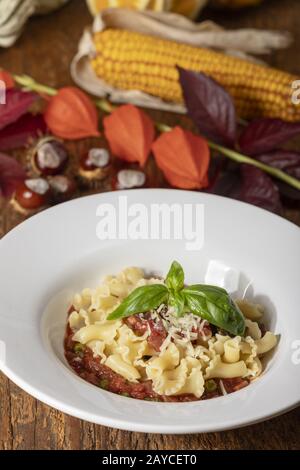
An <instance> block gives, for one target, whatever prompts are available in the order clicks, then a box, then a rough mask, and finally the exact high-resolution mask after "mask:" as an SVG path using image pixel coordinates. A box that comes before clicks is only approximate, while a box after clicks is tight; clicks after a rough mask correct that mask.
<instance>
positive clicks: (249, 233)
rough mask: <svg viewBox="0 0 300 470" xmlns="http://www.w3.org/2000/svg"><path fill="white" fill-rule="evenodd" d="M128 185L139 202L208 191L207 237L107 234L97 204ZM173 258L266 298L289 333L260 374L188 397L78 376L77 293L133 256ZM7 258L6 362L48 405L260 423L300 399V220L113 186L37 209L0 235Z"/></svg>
mask: <svg viewBox="0 0 300 470" xmlns="http://www.w3.org/2000/svg"><path fill="white" fill-rule="evenodd" d="M122 195H123V196H124V195H126V196H127V198H128V204H129V205H130V204H133V203H136V202H139V203H142V204H144V205H145V207H146V208H149V209H150V205H151V204H153V203H162V202H164V203H168V204H174V203H180V204H183V203H184V204H199V203H202V204H203V205H204V226H203V227H204V245H203V248H202V249H201V250H198V251H187V250H186V245H185V243H186V241H185V240H184V241H183V240H175V241H174V240H148V241H143V240H136V241H132V240H106V241H100V240H99V238H97V236H96V225H97V222H98V221H99V219H98V218H97V216H96V211H97V208H98V206H99V205H100V204H104V203H110V204H113V205H115V206H116V207H117V206H118V201H119V200H118V198H119V196H122ZM102 207H103V206H102ZM173 259H177V260H178V261H179V262H181V263H182V265H183V267H184V269H185V272H186V277H187V282H189V283H190V282H201V281H209V282H211V283H212V282H215V283H219V284H223V285H225V287H226V288H228V289H229V290H230V291H231V292H233V293H234V294H238V295H242V294H243V292H244V290H245V289H246V288H247V297H249V298H250V299H251V298H254V299H255V300H257V301H260V302H261V303H262V304H264V305H265V306H266V307H267V309H268V327H269V328H270V329H271V330H272V331H274V332H275V333H277V334H280V341H279V345H278V347H277V348H276V351H275V352H274V354H273V355H272V357H270V358H269V359H268V361H267V364H266V368H265V371H264V373H263V375H262V376H261V377H260V378H259V379H258V380H256V381H255V382H253V383H252V384H251V385H250V386H249V387H246V388H245V389H242V390H240V391H239V392H236V393H233V394H231V395H228V396H224V397H220V398H216V399H212V400H206V401H196V402H190V403H156V402H147V401H139V400H134V399H131V398H126V397H122V396H118V395H115V394H112V393H109V392H106V391H104V390H101V389H98V388H97V387H95V386H93V385H90V384H88V383H87V382H84V381H83V380H82V379H80V378H79V377H77V376H76V375H75V374H74V373H73V371H72V370H71V369H70V368H69V367H68V365H67V362H66V360H65V359H64V354H63V344H62V340H63V334H64V327H65V322H66V309H67V306H68V303H69V302H70V299H71V297H72V295H73V293H74V292H75V291H78V290H80V289H81V288H83V287H85V286H90V285H94V284H95V282H96V281H97V280H99V279H100V278H101V277H102V275H105V274H109V273H116V272H118V271H120V270H121V269H122V268H123V267H125V266H132V265H135V266H140V267H143V268H145V269H146V270H149V271H155V272H158V273H166V270H167V269H168V267H169V265H170V263H171V261H172V260H173ZM0 260H1V261H0V279H1V282H0V367H1V369H2V371H3V372H4V373H5V374H6V375H7V376H8V377H9V378H10V379H11V380H13V381H14V382H15V383H16V384H17V385H19V386H20V387H21V388H23V389H24V390H25V391H26V392H28V393H30V394H31V395H33V396H34V397H36V398H38V399H39V400H41V401H43V402H45V403H47V404H48V405H50V406H53V407H55V408H57V409H59V410H61V411H63V412H65V413H68V414H70V415H73V416H76V417H78V418H81V419H84V420H87V421H91V422H94V423H99V424H103V425H106V426H111V427H116V428H121V429H128V430H131V431H142V432H154V433H192V432H208V431H218V430H223V429H229V428H235V427H239V426H244V425H247V424H251V423H255V422H258V421H261V420H264V419H267V418H270V417H272V416H275V415H278V414H280V413H283V412H284V411H287V410H289V409H291V408H293V407H295V406H297V404H298V403H299V401H300V400H299V399H300V364H299V362H300V361H299V357H300V353H299V348H300V341H299V340H300V315H299V285H300V263H299V260H300V230H299V229H298V228H297V227H296V226H294V225H293V224H291V223H289V222H287V221H286V220H284V219H282V218H280V217H277V216H275V215H273V214H271V213H269V212H266V211H264V210H261V209H258V208H256V207H254V206H250V205H247V204H243V203H240V202H236V201H233V200H230V199H226V198H221V197H217V196H212V195H206V194H202V193H195V192H187V191H175V190H160V189H158V190H132V191H127V192H113V193H106V194H101V195H95V196H90V197H86V198H81V199H77V200H74V201H71V202H68V203H65V204H62V205H59V206H56V207H53V208H51V209H49V210H46V211H44V212H42V213H41V214H39V215H37V216H34V217H32V218H30V219H29V220H27V221H26V222H25V223H23V224H21V225H19V226H18V227H17V228H15V229H14V230H12V231H11V232H10V233H9V234H8V235H7V236H5V237H4V238H3V239H2V240H1V241H0ZM247 286H248V287H247ZM234 291H235V292H234ZM297 348H298V350H297Z"/></svg>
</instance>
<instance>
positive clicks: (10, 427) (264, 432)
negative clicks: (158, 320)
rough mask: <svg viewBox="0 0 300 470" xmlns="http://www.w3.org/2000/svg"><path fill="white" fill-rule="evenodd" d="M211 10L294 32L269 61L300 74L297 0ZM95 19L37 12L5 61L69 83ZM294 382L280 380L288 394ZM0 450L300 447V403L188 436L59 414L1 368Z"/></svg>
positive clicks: (77, 12)
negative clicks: (248, 422)
mask: <svg viewBox="0 0 300 470" xmlns="http://www.w3.org/2000/svg"><path fill="white" fill-rule="evenodd" d="M205 17H213V18H214V19H215V20H216V21H219V22H220V23H221V24H223V25H225V26H228V27H232V28H236V27H241V26H256V27H261V28H274V29H275V28H278V29H287V30H289V31H291V32H292V33H293V35H294V38H295V42H294V44H293V46H292V47H291V48H290V49H289V50H287V51H280V52H276V53H274V54H272V56H271V57H268V61H269V62H270V63H271V64H272V65H274V66H277V67H281V68H282V69H285V70H288V71H290V72H293V73H296V74H298V76H300V61H299V46H300V28H299V17H300V2H299V1H298V0H285V1H284V2H283V1H281V0H266V1H265V4H264V5H263V6H262V7H261V8H254V9H251V10H249V9H247V10H246V11H242V12H239V13H221V12H211V11H207V12H205ZM90 22H91V17H90V15H89V13H88V11H87V8H86V6H85V2H84V1H83V0H72V2H71V3H70V4H69V5H68V6H66V7H65V8H63V9H62V10H60V11H59V12H57V13H55V14H52V15H49V16H47V17H43V18H34V19H32V20H31V21H30V22H29V23H28V25H27V28H26V30H25V32H24V34H23V35H22V37H21V38H20V40H19V41H18V42H17V44H16V45H15V46H14V47H12V48H10V49H7V50H0V66H1V67H4V68H6V69H8V70H11V71H13V72H16V73H26V74H28V75H31V76H32V77H34V78H35V79H36V80H38V81H40V82H42V83H45V84H48V85H50V86H54V87H59V86H63V85H66V84H69V83H70V82H71V79H70V74H69V64H70V60H71V58H72V57H73V55H74V53H75V51H76V46H77V43H78V40H79V38H80V35H81V33H82V30H83V28H84V27H85V26H86V25H88V24H89V23H90ZM153 116H155V117H156V118H157V119H159V120H160V121H162V119H164V121H165V122H168V123H170V124H172V123H174V120H175V119H176V117H174V115H168V114H166V113H164V114H163V116H162V113H158V112H156V113H153ZM284 215H285V216H286V217H287V218H289V219H290V220H293V221H294V222H296V223H298V224H300V214H299V212H298V211H295V210H289V211H288V210H286V211H285V214H284ZM19 221H20V220H19V219H18V218H16V217H15V216H14V215H13V214H12V212H11V211H10V210H5V211H4V210H2V212H1V213H0V236H2V235H3V234H4V233H6V232H7V231H9V230H10V229H11V228H12V227H13V226H14V225H15V224H16V223H18V222H19ZM288 386H289V384H288V383H285V384H282V393H285V388H287V387H288ZM270 399H272V398H271V397H270ZM199 419H200V420H201V416H199ZM0 449H147V450H148V449H179V450H182V449H193V450H195V449H300V408H298V409H297V410H294V411H291V412H290V413H287V414H285V415H284V416H281V417H278V418H275V419H273V420H271V421H267V422H265V423H261V424H257V425H254V426H249V427H247V428H243V429H239V430H235V431H227V432H220V433H209V434H198V435H184V436H172V435H151V434H141V433H131V432H125V431H119V430H113V429H110V428H106V427H103V426H97V425H94V424H90V423H87V422H84V421H80V420H78V419H75V418H72V417H70V416H67V415H65V414H63V413H60V412H59V411H56V410H54V409H52V408H49V407H48V406H46V405H44V404H42V403H41V402H39V401H37V400H35V399H34V398H32V397H31V396H29V395H27V394H26V393H25V392H23V391H22V390H20V389H19V388H18V387H17V386H16V385H14V384H13V383H12V382H10V381H9V380H8V379H7V378H6V377H5V376H4V375H2V374H0Z"/></svg>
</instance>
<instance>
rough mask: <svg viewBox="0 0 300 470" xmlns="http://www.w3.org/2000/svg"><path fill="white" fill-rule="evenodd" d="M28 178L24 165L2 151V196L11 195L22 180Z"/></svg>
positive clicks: (0, 161) (0, 167)
mask: <svg viewBox="0 0 300 470" xmlns="http://www.w3.org/2000/svg"><path fill="white" fill-rule="evenodd" d="M25 178H26V173H25V170H24V168H23V167H22V165H21V164H20V163H19V162H17V160H15V159H14V158H12V157H9V156H8V155H5V154H4V153H0V196H3V197H10V196H11V195H12V194H13V192H14V191H15V189H16V187H17V186H18V184H19V183H20V181H22V180H24V179H25Z"/></svg>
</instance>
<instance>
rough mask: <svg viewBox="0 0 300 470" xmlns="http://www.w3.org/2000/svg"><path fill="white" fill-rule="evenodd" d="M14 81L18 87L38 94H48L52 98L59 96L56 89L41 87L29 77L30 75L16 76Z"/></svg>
mask: <svg viewBox="0 0 300 470" xmlns="http://www.w3.org/2000/svg"><path fill="white" fill-rule="evenodd" d="M13 78H14V80H15V82H16V83H18V85H21V86H22V87H24V88H26V89H28V90H31V91H36V92H37V93H41V94H46V95H50V96H54V95H56V94H57V90H55V88H51V87H48V86H46V85H41V84H40V83H37V82H36V81H34V80H33V78H31V77H29V76H28V75H14V76H13Z"/></svg>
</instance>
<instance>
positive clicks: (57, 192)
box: [48, 175, 77, 203]
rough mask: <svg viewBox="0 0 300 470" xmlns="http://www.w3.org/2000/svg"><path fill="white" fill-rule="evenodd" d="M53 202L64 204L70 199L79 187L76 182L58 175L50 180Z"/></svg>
mask: <svg viewBox="0 0 300 470" xmlns="http://www.w3.org/2000/svg"><path fill="white" fill-rule="evenodd" d="M48 181H49V184H50V188H51V192H52V195H51V196H52V199H53V202H57V203H58V202H63V201H67V200H68V199H70V198H71V197H72V196H73V195H74V193H75V191H76V189H77V187H76V183H75V181H74V180H73V179H72V178H70V177H69V176H65V175H56V176H51V177H50V178H49V180H48Z"/></svg>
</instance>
